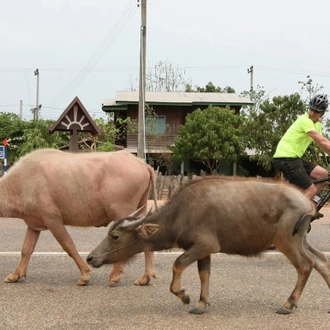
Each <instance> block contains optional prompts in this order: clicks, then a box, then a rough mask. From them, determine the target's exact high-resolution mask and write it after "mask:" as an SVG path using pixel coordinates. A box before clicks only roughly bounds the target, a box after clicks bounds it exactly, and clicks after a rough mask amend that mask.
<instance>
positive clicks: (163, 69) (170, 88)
mask: <svg viewBox="0 0 330 330" xmlns="http://www.w3.org/2000/svg"><path fill="white" fill-rule="evenodd" d="M184 75H185V71H184V70H183V69H181V68H180V67H178V66H174V65H173V64H172V63H170V62H169V61H168V60H166V61H165V62H163V61H159V63H157V64H156V65H155V66H154V67H152V66H149V68H148V70H147V73H146V91H148V92H179V91H184V90H185V89H186V85H187V81H186V78H185V77H184Z"/></svg>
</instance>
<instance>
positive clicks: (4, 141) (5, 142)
mask: <svg viewBox="0 0 330 330" xmlns="http://www.w3.org/2000/svg"><path fill="white" fill-rule="evenodd" d="M2 144H3V145H4V146H6V145H7V138H5V139H4V140H3V142H2Z"/></svg>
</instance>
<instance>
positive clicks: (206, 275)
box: [189, 256, 211, 314]
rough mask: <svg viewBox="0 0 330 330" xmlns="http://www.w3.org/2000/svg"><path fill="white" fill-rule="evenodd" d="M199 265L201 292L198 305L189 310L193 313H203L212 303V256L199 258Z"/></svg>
mask: <svg viewBox="0 0 330 330" xmlns="http://www.w3.org/2000/svg"><path fill="white" fill-rule="evenodd" d="M197 265H198V274H199V278H200V281H201V294H200V298H199V302H198V304H197V306H196V307H195V308H193V309H192V310H190V311H189V313H191V314H203V313H204V312H205V310H206V307H207V306H208V305H209V304H210V302H209V300H210V270H211V256H207V257H205V258H204V259H200V260H198V261H197Z"/></svg>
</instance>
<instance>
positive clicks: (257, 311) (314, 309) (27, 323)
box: [0, 208, 330, 330]
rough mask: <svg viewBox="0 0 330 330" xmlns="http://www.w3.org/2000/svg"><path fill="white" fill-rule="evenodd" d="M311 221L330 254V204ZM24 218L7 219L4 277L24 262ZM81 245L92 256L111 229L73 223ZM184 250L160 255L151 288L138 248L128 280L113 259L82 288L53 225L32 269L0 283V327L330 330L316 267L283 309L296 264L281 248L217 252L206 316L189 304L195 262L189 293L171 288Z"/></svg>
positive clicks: (0, 249) (0, 230)
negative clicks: (116, 272)
mask: <svg viewBox="0 0 330 330" xmlns="http://www.w3.org/2000/svg"><path fill="white" fill-rule="evenodd" d="M324 210H325V211H324V213H325V217H324V218H323V219H321V220H318V221H315V222H314V223H313V224H312V230H311V232H310V233H309V234H308V239H309V241H310V242H311V243H312V244H313V245H314V246H315V247H316V248H318V249H319V250H321V251H323V252H325V253H326V254H327V256H328V257H329V258H330V231H329V220H330V209H328V208H325V209H324ZM24 232H25V224H24V223H23V222H22V221H21V220H18V219H0V262H1V267H0V279H1V278H2V279H3V278H5V277H6V276H7V275H8V274H9V273H11V272H12V271H13V270H14V269H15V267H16V266H17V264H18V261H19V258H20V253H19V251H20V247H21V244H22V241H23V238H24ZM69 232H70V233H71V235H72V237H73V239H74V241H75V243H76V245H77V248H78V250H79V251H80V252H81V254H82V255H83V256H86V255H87V253H88V252H90V251H91V250H92V249H93V248H94V247H95V246H96V245H97V244H98V243H99V242H100V241H101V240H102V239H103V238H104V237H105V235H106V232H107V229H106V228H87V229H83V228H69ZM178 253H179V252H178V251H165V252H162V253H157V254H156V255H155V269H156V272H157V278H156V279H153V280H152V281H151V284H150V285H148V286H146V287H139V286H134V285H133V283H134V281H135V280H136V279H137V278H138V277H139V276H140V275H142V273H143V269H144V258H143V255H138V256H137V257H136V258H135V259H134V260H133V261H131V262H130V263H129V264H128V265H127V266H126V268H125V273H124V274H123V277H122V280H121V282H120V283H119V284H118V285H117V286H116V287H113V288H110V287H109V286H108V284H107V282H108V277H109V273H110V269H111V268H110V266H104V267H101V268H99V269H93V270H92V278H91V281H90V283H89V285H88V286H86V287H79V286H77V285H76V282H77V281H78V279H79V271H78V269H77V267H76V265H75V264H74V262H73V261H72V260H71V258H70V257H68V256H67V255H66V254H65V253H63V251H62V249H61V247H60V246H59V244H58V243H57V242H56V241H55V239H54V238H53V237H52V235H51V234H50V233H49V232H43V233H42V234H41V236H40V239H39V242H38V245H37V248H36V252H35V253H34V255H33V256H32V259H31V261H30V264H29V271H28V276H27V278H26V279H23V280H21V281H19V282H17V283H11V284H8V283H3V282H0V329H1V330H12V329H15V330H21V329H22V330H23V329H24V330H26V329H31V330H39V329H54V330H55V329H56V330H59V329H77V330H78V329H79V330H89V329H91V330H92V329H100V330H101V329H125V330H126V329H134V330H135V329H136V330H143V329H148V330H149V329H173V330H176V329H193V330H194V329H196V330H197V329H198V330H202V329H224V330H227V329H230V330H231V329H271V330H278V329H281V330H285V329H290V330H291V329H309V330H310V329H329V324H330V314H329V313H328V309H329V308H330V299H329V288H328V287H327V285H326V283H325V282H324V280H323V279H322V278H321V276H320V275H319V274H318V273H317V272H315V271H313V272H312V274H311V276H310V279H309V281H308V283H307V285H306V288H305V290H304V292H303V294H302V297H301V299H300V303H299V306H298V308H297V309H295V310H294V312H293V313H292V314H290V315H286V316H283V315H278V314H276V313H275V310H276V308H278V307H280V306H281V305H282V304H283V303H284V302H285V301H286V299H287V298H288V296H289V295H290V293H291V291H292V290H293V288H294V285H295V282H296V277H297V276H296V271H295V269H294V267H293V266H292V265H291V264H290V262H289V261H288V260H287V259H286V258H285V257H284V256H283V255H282V254H280V253H278V252H277V250H274V251H269V252H267V253H265V254H264V255H262V256H261V257H257V258H244V257H239V256H228V255H224V254H216V255H213V256H212V274H211V280H210V295H211V306H210V307H209V308H208V310H207V312H206V313H205V314H203V315H192V314H189V313H188V311H189V310H190V309H191V308H192V307H194V305H195V304H196V302H197V301H198V299H199V290H200V283H199V278H198V273H197V267H196V265H192V266H190V267H189V268H188V269H187V270H186V271H185V272H184V273H183V277H182V284H183V286H184V288H185V289H186V290H187V292H188V293H189V294H190V298H191V303H190V305H183V304H182V302H181V301H180V300H179V299H178V298H176V297H175V296H174V295H173V294H172V293H170V291H169V285H170V282H171V277H172V264H173V262H174V260H175V258H176V257H177V256H178Z"/></svg>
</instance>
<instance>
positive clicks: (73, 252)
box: [47, 220, 90, 285]
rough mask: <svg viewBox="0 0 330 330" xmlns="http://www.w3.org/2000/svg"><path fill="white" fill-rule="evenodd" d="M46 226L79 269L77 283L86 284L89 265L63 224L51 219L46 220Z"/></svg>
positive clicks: (88, 278) (88, 276)
mask: <svg viewBox="0 0 330 330" xmlns="http://www.w3.org/2000/svg"><path fill="white" fill-rule="evenodd" d="M47 228H48V229H49V230H50V231H51V233H52V234H53V235H54V237H55V238H56V240H57V241H58V242H59V243H60V245H61V246H62V248H63V250H64V251H65V252H66V253H67V254H68V255H69V256H70V257H71V258H72V259H73V260H74V261H75V263H76V264H77V266H78V268H79V270H80V279H79V281H78V283H77V284H78V285H86V284H87V283H88V282H89V280H90V267H89V266H88V264H87V263H86V261H85V260H83V259H82V258H81V256H80V255H79V253H78V251H77V248H76V246H75V244H74V242H73V240H72V238H71V236H70V235H69V233H68V231H67V230H66V228H65V226H64V225H62V224H60V221H58V220H53V221H50V222H49V221H48V222H47Z"/></svg>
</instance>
